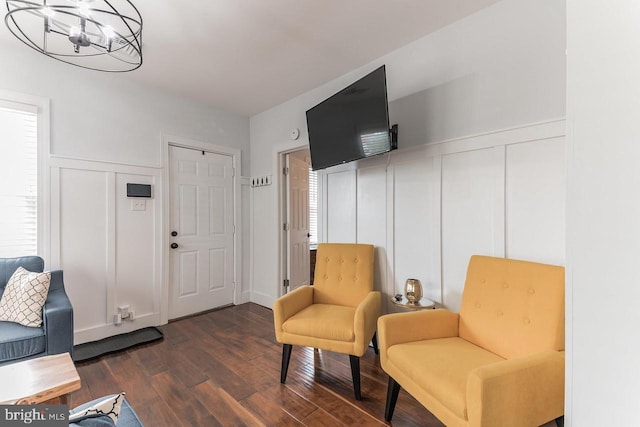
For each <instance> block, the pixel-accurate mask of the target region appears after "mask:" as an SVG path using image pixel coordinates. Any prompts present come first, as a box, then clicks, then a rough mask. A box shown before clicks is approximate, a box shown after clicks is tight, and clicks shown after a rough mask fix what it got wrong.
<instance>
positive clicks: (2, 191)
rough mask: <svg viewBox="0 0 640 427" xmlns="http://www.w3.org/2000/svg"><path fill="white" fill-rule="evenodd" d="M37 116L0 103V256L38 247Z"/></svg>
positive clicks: (33, 252) (34, 251)
mask: <svg viewBox="0 0 640 427" xmlns="http://www.w3.org/2000/svg"><path fill="white" fill-rule="evenodd" d="M37 201H38V116H37V111H36V110H35V108H29V107H28V106H22V104H19V106H17V107H15V108H12V107H8V106H7V103H6V102H3V103H1V104H0V257H2V258H10V257H18V256H24V255H36V254H37V251H38V204H37Z"/></svg>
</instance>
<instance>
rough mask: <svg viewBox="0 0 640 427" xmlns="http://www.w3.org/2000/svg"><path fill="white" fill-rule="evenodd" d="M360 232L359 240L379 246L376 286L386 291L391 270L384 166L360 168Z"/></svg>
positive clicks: (376, 262) (376, 252) (377, 247)
mask: <svg viewBox="0 0 640 427" xmlns="http://www.w3.org/2000/svg"><path fill="white" fill-rule="evenodd" d="M357 180H358V192H357V193H358V199H357V202H358V209H357V224H356V225H357V236H358V243H368V244H371V245H374V247H375V264H374V275H373V288H374V289H375V290H377V291H383V290H384V288H383V284H384V283H386V276H387V271H388V257H387V252H386V250H385V248H386V247H387V215H386V211H387V202H386V201H387V197H386V193H387V173H386V170H385V168H384V167H380V166H377V167H372V168H365V169H359V170H358V174H357Z"/></svg>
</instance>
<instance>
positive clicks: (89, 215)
mask: <svg viewBox="0 0 640 427" xmlns="http://www.w3.org/2000/svg"><path fill="white" fill-rule="evenodd" d="M108 178H109V177H108V176H107V174H106V173H104V172H98V171H90V170H77V169H62V170H60V180H59V182H57V183H55V182H52V183H51V184H52V185H56V184H58V185H59V189H60V191H59V194H60V201H59V206H60V223H59V224H58V227H56V228H59V230H60V241H59V246H56V247H54V248H52V252H54V251H55V252H57V253H58V254H59V258H58V259H59V260H60V261H59V262H60V265H57V266H52V268H56V269H57V268H60V269H62V270H63V274H64V284H65V289H66V292H67V294H68V295H69V299H70V300H71V304H72V305H73V309H74V316H73V317H74V324H75V329H76V330H78V329H80V328H82V329H84V328H92V327H98V326H102V325H104V323H105V319H106V317H107V301H108V270H107V263H106V260H107V254H108V253H109V251H108V249H109V247H108V243H109V239H108V237H109V236H108V233H107V231H108V210H107V209H108V204H107V197H106V195H107V191H108Z"/></svg>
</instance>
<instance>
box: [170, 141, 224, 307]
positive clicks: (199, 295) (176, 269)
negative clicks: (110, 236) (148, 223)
mask: <svg viewBox="0 0 640 427" xmlns="http://www.w3.org/2000/svg"><path fill="white" fill-rule="evenodd" d="M234 179H235V172H234V158H233V156H232V155H228V154H221V153H214V152H208V151H206V150H202V149H193V148H186V147H180V146H173V145H169V185H170V191H169V193H170V213H169V217H170V219H169V223H170V237H169V241H170V248H171V249H170V257H169V258H170V260H169V268H170V273H169V278H170V282H171V283H170V294H169V319H175V318H178V317H183V316H187V315H190V314H194V313H199V312H202V311H206V310H209V309H212V308H216V307H220V306H224V305H229V304H232V303H233V300H234V287H235V225H234V222H235V221H234V217H235V210H234Z"/></svg>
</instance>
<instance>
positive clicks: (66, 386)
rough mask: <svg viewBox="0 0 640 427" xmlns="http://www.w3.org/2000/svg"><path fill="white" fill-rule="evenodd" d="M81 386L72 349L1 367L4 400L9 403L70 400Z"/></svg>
mask: <svg viewBox="0 0 640 427" xmlns="http://www.w3.org/2000/svg"><path fill="white" fill-rule="evenodd" d="M79 389H80V376H79V375H78V371H76V367H75V365H74V364H73V360H71V356H70V355H69V353H64V354H55V355H53V356H43V357H38V358H36V359H29V360H25V361H24V362H17V363H12V364H10V365H4V366H1V367H0V402H1V403H2V404H5V405H11V404H17V405H20V404H23V405H37V404H40V403H45V402H46V403H51V404H62V405H66V404H68V402H69V400H68V397H69V394H70V393H71V392H72V391H76V390H79Z"/></svg>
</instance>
